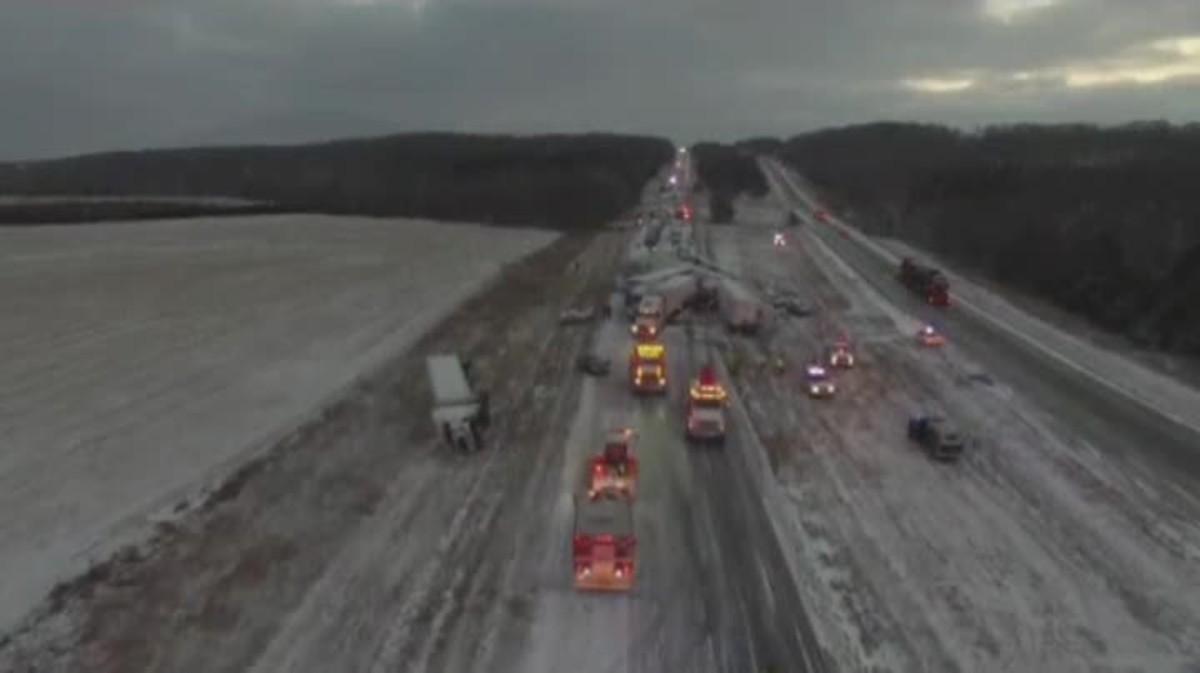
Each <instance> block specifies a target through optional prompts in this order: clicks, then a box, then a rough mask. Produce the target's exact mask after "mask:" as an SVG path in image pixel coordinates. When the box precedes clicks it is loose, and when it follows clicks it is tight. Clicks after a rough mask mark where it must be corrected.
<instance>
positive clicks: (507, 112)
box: [0, 0, 1200, 159]
mask: <svg viewBox="0 0 1200 673" xmlns="http://www.w3.org/2000/svg"><path fill="white" fill-rule="evenodd" d="M1022 4H1025V5H1030V6H1031V7H1033V8H1031V9H1028V10H1027V11H1024V12H1022V11H1020V6H1021V5H1022ZM989 7H990V8H991V11H990V12H989ZM1005 8H1007V10H1011V11H1007V12H1006V11H1003V10H1005ZM1187 36H1200V4H1197V3H1195V2H1194V0H1139V1H1138V2H1130V1H1128V0H1058V1H1054V0H1034V1H1032V2H1031V1H1030V0H970V1H969V0H888V1H887V2H881V1H879V0H640V1H636V0H377V1H375V2H371V1H370V0H5V2H4V3H2V4H0V87H2V88H0V90H2V91H3V92H4V105H0V159H12V158H23V157H37V156H50V155H58V154H66V153H73V152H82V151H93V150H99V149H111V148H125V147H145V146H162V145H179V144H193V143H216V142H253V141H263V142H279V141H299V140H309V139H319V138H328V137H336V136H344V135H358V134H372V133H382V132H391V131H401V130H420V129H448V130H479V131H520V132H541V131H578V130H595V129H605V130H618V131H631V132H648V133H656V134H664V135H669V136H672V137H675V138H677V139H680V140H693V139H698V138H703V137H717V138H733V137H742V136H748V135H759V134H776V135H781V134H782V135H786V134H791V133H795V132H798V131H802V130H805V129H809V128H813V127H817V126H824V125H838V124H845V123H853V122H859V121H868V120H872V119H878V118H902V119H927V120H933V121H944V122H949V123H954V124H961V125H977V124H983V123H989V122H1011V121H1019V120H1033V121H1064V120H1090V121H1100V122H1117V121H1123V120H1127V119H1132V118H1151V117H1164V118H1169V119H1175V120H1187V119H1194V118H1196V117H1197V111H1198V110H1200V83H1198V82H1200V43H1197V44H1196V45H1192V44H1191V43H1181V44H1180V45H1176V44H1175V43H1171V44H1164V43H1161V42H1160V41H1161V40H1164V39H1166V38H1178V37H1187ZM1193 46H1194V47H1195V48H1196V49H1197V52H1196V53H1195V54H1192V53H1191V52H1190V50H1191V49H1192V48H1193ZM1193 64H1194V65H1195V67H1196V70H1197V72H1196V73H1193V72H1192V65H1193ZM1080 73H1083V76H1080ZM1097 73H1100V75H1102V76H1100V75H1097ZM1112 73H1124V74H1123V75H1120V76H1114V75H1112ZM1081 82H1085V83H1086V84H1087V85H1086V86H1085V85H1083V84H1081ZM956 88H957V89H958V90H954V89H956Z"/></svg>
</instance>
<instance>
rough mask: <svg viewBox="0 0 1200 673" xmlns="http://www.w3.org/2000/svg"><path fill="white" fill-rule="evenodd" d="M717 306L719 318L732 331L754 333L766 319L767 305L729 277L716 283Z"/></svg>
mask: <svg viewBox="0 0 1200 673" xmlns="http://www.w3.org/2000/svg"><path fill="white" fill-rule="evenodd" d="M717 292H718V297H717V307H718V310H719V311H720V314H721V320H722V321H723V322H724V323H725V326H726V327H727V328H728V329H729V330H730V331H732V332H741V333H743V334H756V333H758V331H759V330H760V329H761V328H762V327H763V325H764V324H765V323H766V320H767V306H766V304H764V303H762V302H761V301H759V299H758V297H756V296H755V295H754V293H753V292H751V291H750V290H749V289H747V288H746V287H745V286H743V285H742V284H741V283H738V282H737V281H735V280H732V279H729V278H721V279H720V282H719V285H718V289H717Z"/></svg>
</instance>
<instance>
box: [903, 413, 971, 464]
mask: <svg viewBox="0 0 1200 673" xmlns="http://www.w3.org/2000/svg"><path fill="white" fill-rule="evenodd" d="M908 438H909V439H911V440H912V441H914V442H916V443H917V444H920V445H921V446H922V447H924V448H925V450H926V452H928V453H929V456H930V457H931V458H934V459H936V460H945V461H954V460H958V458H959V456H961V455H962V452H963V445H964V444H965V442H964V441H963V437H962V434H961V433H960V432H958V430H957V429H955V428H954V427H953V426H951V425H950V424H949V423H948V422H947V421H946V419H944V418H941V417H940V416H915V417H913V418H910V419H908Z"/></svg>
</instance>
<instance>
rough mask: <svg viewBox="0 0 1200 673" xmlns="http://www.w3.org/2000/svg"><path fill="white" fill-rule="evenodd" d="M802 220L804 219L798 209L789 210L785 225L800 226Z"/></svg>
mask: <svg viewBox="0 0 1200 673" xmlns="http://www.w3.org/2000/svg"><path fill="white" fill-rule="evenodd" d="M802 221H803V220H801V218H800V215H799V214H798V213H797V212H796V211H794V210H789V211H788V214H787V219H786V220H784V225H785V226H788V227H798V226H800V222H802Z"/></svg>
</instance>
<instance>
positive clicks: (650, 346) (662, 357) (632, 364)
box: [629, 341, 667, 393]
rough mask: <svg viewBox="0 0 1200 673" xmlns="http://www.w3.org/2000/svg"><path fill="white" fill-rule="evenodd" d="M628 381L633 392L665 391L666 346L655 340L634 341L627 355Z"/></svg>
mask: <svg viewBox="0 0 1200 673" xmlns="http://www.w3.org/2000/svg"><path fill="white" fill-rule="evenodd" d="M629 383H630V386H631V387H632V388H633V392H635V393H665V392H667V348H666V346H664V345H662V344H661V343H658V342H655V341H649V342H642V343H636V344H634V345H633V352H632V353H630V356H629Z"/></svg>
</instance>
